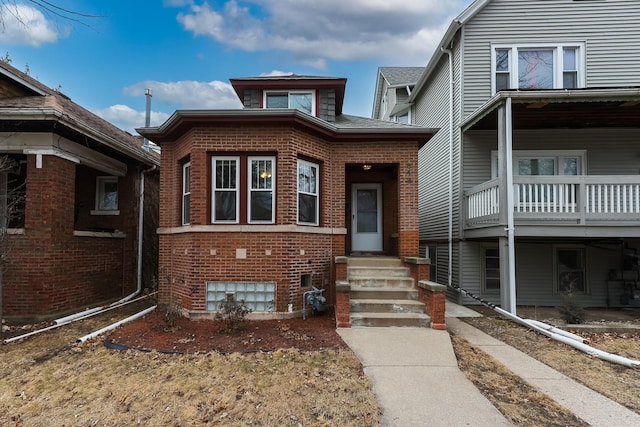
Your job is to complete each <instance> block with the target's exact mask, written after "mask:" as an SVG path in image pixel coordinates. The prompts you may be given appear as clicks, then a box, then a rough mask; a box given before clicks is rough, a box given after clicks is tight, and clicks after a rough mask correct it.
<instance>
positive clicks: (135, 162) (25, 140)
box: [0, 62, 159, 319]
mask: <svg viewBox="0 0 640 427" xmlns="http://www.w3.org/2000/svg"><path fill="white" fill-rule="evenodd" d="M0 155H1V156H2V157H3V158H5V159H6V160H7V161H8V162H9V167H7V168H4V170H3V171H2V173H0V194H1V195H2V196H4V197H1V198H0V200H1V202H2V207H3V209H2V210H1V215H0V219H1V220H2V225H3V227H2V230H3V233H1V234H2V237H1V240H0V243H1V245H2V252H3V254H4V255H5V262H4V263H3V276H2V281H3V283H2V294H3V298H2V301H3V307H2V309H3V315H4V316H5V317H11V318H23V319H33V318H50V317H53V316H56V315H61V314H67V313H70V312H73V311H78V310H80V309H84V308H87V307H89V306H95V305H99V304H101V303H103V302H107V301H112V300H115V299H119V298H122V297H124V296H127V295H129V294H131V293H133V292H135V291H136V289H138V288H139V286H140V281H141V278H140V276H141V271H140V266H141V257H140V252H139V251H138V243H139V240H140V233H139V230H138V222H139V220H140V218H139V215H138V213H139V211H140V209H139V208H140V194H141V191H140V190H141V182H142V183H144V182H145V180H144V176H145V175H146V182H147V184H149V182H153V181H154V179H155V181H156V182H157V176H156V177H155V178H154V174H153V173H150V170H151V169H153V168H155V167H157V166H158V165H159V156H158V155H157V154H156V153H154V152H149V151H146V150H143V149H142V140H140V139H139V138H136V137H134V136H132V135H130V134H129V133H127V132H124V131H122V130H120V129H118V128H116V127H115V126H113V125H111V124H110V123H108V122H106V121H105V120H103V119H101V118H99V117H97V116H96V115H94V114H92V113H91V112H89V111H87V110H85V109H84V108H82V107H80V106H79V105H77V104H75V103H73V102H72V101H71V100H70V99H69V98H68V97H66V96H65V95H63V94H62V93H59V92H57V91H54V90H52V89H50V88H48V87H46V86H45V85H43V84H41V83H40V82H38V81H37V80H35V79H33V78H31V77H30V76H28V75H26V74H24V73H22V72H20V71H18V70H17V69H15V68H14V67H12V66H11V65H9V64H7V63H6V62H0ZM156 175H157V173H156ZM156 185H157V184H156ZM16 194H18V195H21V196H22V197H20V198H21V199H22V201H21V202H20V203H19V206H18V209H17V210H16V212H15V213H14V214H12V215H7V213H8V212H7V197H6V196H7V195H9V196H15V195H16ZM9 201H10V200H9ZM154 208H155V209H157V206H156V207H154V206H152V205H150V204H149V203H147V207H146V209H145V216H147V217H149V218H152V217H153V216H154V215H152V211H153V209H154ZM149 250H150V249H149Z"/></svg>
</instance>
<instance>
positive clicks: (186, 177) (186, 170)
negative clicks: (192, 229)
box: [182, 162, 191, 225]
mask: <svg viewBox="0 0 640 427" xmlns="http://www.w3.org/2000/svg"><path fill="white" fill-rule="evenodd" d="M190 217H191V162H187V163H185V164H184V165H182V225H189V223H190V222H191V218H190Z"/></svg>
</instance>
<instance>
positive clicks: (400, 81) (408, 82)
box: [371, 67, 424, 123]
mask: <svg viewBox="0 0 640 427" xmlns="http://www.w3.org/2000/svg"><path fill="white" fill-rule="evenodd" d="M423 72H424V67H379V68H378V75H377V77H376V93H375V97H374V100H373V112H372V114H371V117H373V118H374V119H380V120H391V121H394V122H398V123H411V114H412V111H411V104H408V103H407V102H406V101H407V98H409V95H411V91H412V90H413V87H414V86H415V84H416V83H417V82H418V79H419V78H420V76H421V75H422V73H423Z"/></svg>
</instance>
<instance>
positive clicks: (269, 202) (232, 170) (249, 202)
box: [211, 156, 276, 224]
mask: <svg viewBox="0 0 640 427" xmlns="http://www.w3.org/2000/svg"><path fill="white" fill-rule="evenodd" d="M275 166H276V159H275V157H272V156H254V157H251V156H219V157H218V156H217V157H213V159H212V168H213V173H212V176H213V183H212V184H213V198H212V205H213V206H212V218H211V221H212V222H213V223H215V224H221V223H228V224H238V223H251V224H255V223H263V224H264V223H266V224H272V223H274V222H275V182H276V170H275ZM241 170H246V174H245V173H241ZM243 201H246V203H244V202H243ZM242 206H246V209H245V208H242Z"/></svg>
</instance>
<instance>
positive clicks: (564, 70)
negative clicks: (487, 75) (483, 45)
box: [491, 43, 585, 93]
mask: <svg viewBox="0 0 640 427" xmlns="http://www.w3.org/2000/svg"><path fill="white" fill-rule="evenodd" d="M491 62H492V70H493V73H492V81H491V86H492V93H495V92H498V91H500V90H504V89H561V88H564V89H573V88H578V87H584V86H585V82H584V79H585V77H584V76H585V70H584V44H583V43H571V44H562V43H561V44H547V43H543V44H540V45H532V46H522V45H516V46H512V45H508V46H499V45H495V46H493V49H492V58H491Z"/></svg>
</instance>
